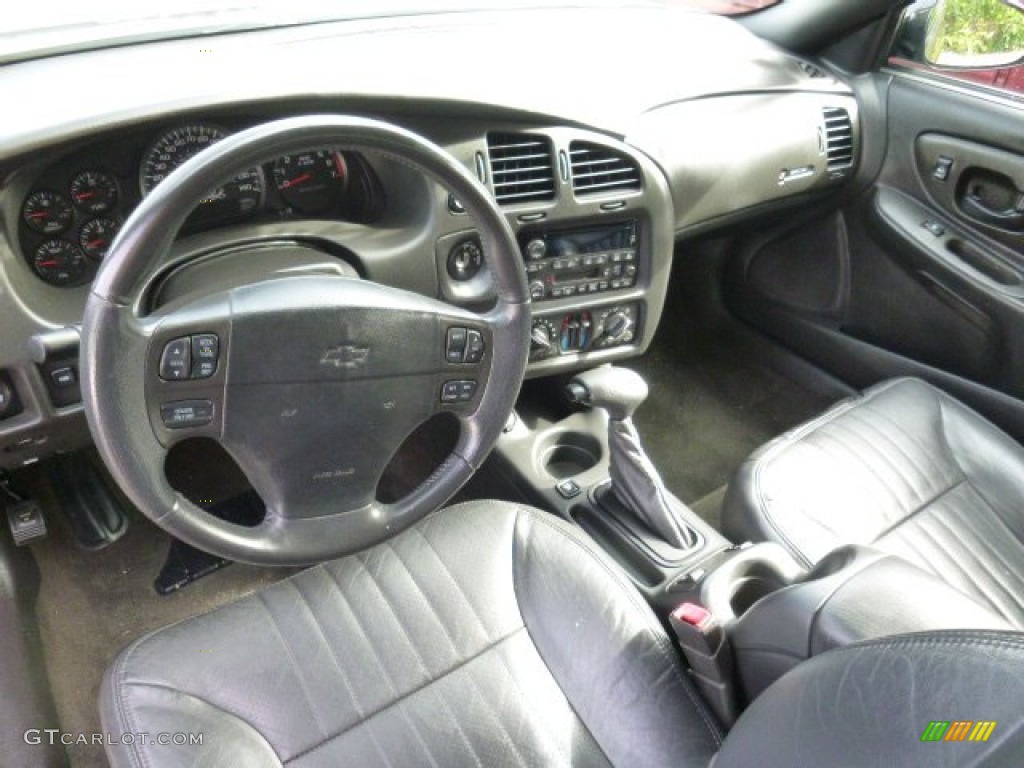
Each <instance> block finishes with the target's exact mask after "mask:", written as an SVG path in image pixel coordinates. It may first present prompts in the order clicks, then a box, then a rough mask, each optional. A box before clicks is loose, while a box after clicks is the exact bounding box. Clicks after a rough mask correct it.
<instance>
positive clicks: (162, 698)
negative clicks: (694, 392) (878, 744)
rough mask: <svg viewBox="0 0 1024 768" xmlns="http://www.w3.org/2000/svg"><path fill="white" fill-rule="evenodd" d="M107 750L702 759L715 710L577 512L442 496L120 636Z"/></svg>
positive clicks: (657, 762) (462, 761)
mask: <svg viewBox="0 0 1024 768" xmlns="http://www.w3.org/2000/svg"><path fill="white" fill-rule="evenodd" d="M101 709H102V717H103V722H104V726H105V728H106V729H107V730H108V731H110V732H112V733H114V734H123V733H129V732H130V733H137V732H140V731H147V732H149V733H151V734H156V733H161V732H164V733H179V732H185V733H189V732H193V733H202V734H204V742H203V746H202V749H201V750H197V749H196V748H194V747H184V746H183V747H176V746H173V745H172V746H140V745H138V744H136V745H133V746H117V747H108V750H109V756H110V759H111V761H112V764H113V765H114V766H115V768H118V767H120V766H147V768H156V767H157V766H160V767H163V766H197V765H203V766H207V765H209V766H214V765H244V766H246V768H263V767H264V766H268V767H269V766H280V765H284V764H288V765H290V766H296V767H297V768H298V767H299V766H301V767H302V768H307V767H308V766H332V768H333V767H336V766H349V765H351V766H370V765H388V766H407V765H433V766H439V767H440V768H450V767H452V766H461V765H466V766H477V767H478V768H479V767H480V766H487V768H490V766H498V765H512V766H542V765H545V766H546V765H561V766H607V765H615V766H631V767H632V766H637V767H639V766H673V768H685V766H705V765H707V764H708V762H709V761H710V759H711V757H712V755H713V754H714V752H715V751H716V750H717V748H718V746H719V744H720V733H719V729H718V726H717V725H716V724H715V723H714V722H713V720H712V718H711V716H710V715H709V714H708V712H707V710H706V709H705V707H704V705H703V703H702V702H701V701H700V700H699V699H698V697H697V695H696V693H695V692H694V690H693V688H692V687H691V685H690V683H689V681H688V679H687V677H686V674H685V672H684V670H683V669H682V667H681V665H680V663H679V661H678V657H677V655H676V653H675V652H674V650H673V648H672V646H671V644H670V642H669V640H668V638H667V636H666V635H665V633H664V630H663V629H662V627H661V626H660V624H659V623H658V621H657V620H656V618H655V617H654V615H653V614H652V613H651V611H650V609H649V608H648V607H647V605H646V604H645V603H644V602H643V600H642V599H641V598H640V596H639V594H638V593H637V592H636V590H635V589H634V588H633V587H632V585H631V584H629V583H628V582H627V580H626V578H625V577H624V575H623V574H622V573H621V571H620V570H619V569H618V568H617V567H616V566H615V565H614V564H612V563H611V562H610V561H609V560H608V559H607V558H606V557H605V556H604V555H603V553H600V552H597V551H595V550H594V549H593V548H592V545H591V544H590V543H589V542H588V541H587V540H586V539H585V538H584V537H583V535H582V534H581V533H579V532H578V530H577V529H574V528H572V527H570V526H568V525H566V524H563V523H561V522H559V521H557V520H556V519H554V518H552V517H551V516H549V515H546V514H544V513H540V512H537V511H535V510H531V509H529V508H525V507H520V506H514V505H508V504H500V503H497V502H488V503H475V504H471V505H463V506H460V507H454V508H451V509H447V510H444V511H442V512H440V513H438V514H436V515H434V516H432V517H430V518H428V519H427V520H425V521H423V522H422V523H421V524H419V525H417V526H415V527H414V528H412V529H410V530H408V531H406V532H405V533H403V534H400V535H399V536H398V537H396V538H394V539H392V540H391V541H390V542H387V543H385V544H382V545H380V546H378V547H375V548H374V549H371V550H368V551H366V552H364V553H361V554H359V555H357V556H352V557H348V558H345V559H342V560H338V561H334V562H330V563H326V564H323V565H320V566H316V567H314V568H311V569H309V570H307V571H304V572H302V573H301V574H299V575H297V576H295V577H293V578H291V579H289V580H287V581H284V582H281V583H279V584H277V585H275V586H273V587H271V588H269V589H266V590H264V591H263V592H260V593H258V594H254V595H252V596H250V597H247V598H245V599H243V600H241V601H240V602H237V603H235V604H233V605H230V606H227V607H225V608H222V609H220V610H218V611H215V612H214V613H211V614H208V615H206V616H201V617H198V618H195V619H191V620H189V621H186V622H183V623H181V624H177V625H175V626H172V627H169V628H167V629H164V630H162V631H160V632H157V633H156V634H154V635H151V636H149V637H146V638H143V639H141V640H139V641H138V642H136V643H134V644H133V645H132V646H130V647H129V648H128V649H126V650H125V651H124V653H122V655H121V656H120V658H119V659H118V661H117V662H116V663H115V664H114V666H113V667H112V668H111V670H110V671H109V673H108V675H107V679H106V681H105V684H104V688H103V692H102V697H101Z"/></svg>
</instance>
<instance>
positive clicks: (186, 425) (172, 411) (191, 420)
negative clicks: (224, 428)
mask: <svg viewBox="0 0 1024 768" xmlns="http://www.w3.org/2000/svg"><path fill="white" fill-rule="evenodd" d="M160 418H161V419H163V422H164V426H165V427H167V428H168V429H192V428H194V427H204V426H206V425H207V424H209V423H210V422H211V421H213V403H212V402H211V401H210V400H178V401H177V402H174V403H164V404H163V405H161V406H160Z"/></svg>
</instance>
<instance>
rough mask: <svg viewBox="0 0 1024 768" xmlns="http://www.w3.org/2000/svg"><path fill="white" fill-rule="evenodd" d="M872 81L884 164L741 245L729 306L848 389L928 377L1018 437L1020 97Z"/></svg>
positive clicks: (1022, 246)
mask: <svg viewBox="0 0 1024 768" xmlns="http://www.w3.org/2000/svg"><path fill="white" fill-rule="evenodd" d="M872 77H873V78H874V79H875V80H874V82H873V83H872V84H871V86H870V87H871V88H872V89H874V88H877V87H879V86H881V87H883V89H884V88H886V87H887V98H886V100H885V102H884V104H885V107H884V112H885V114H884V115H882V116H881V117H882V118H883V119H882V120H875V119H872V118H876V117H879V116H878V115H871V114H865V125H870V124H876V125H877V124H882V125H885V126H886V128H885V132H886V135H885V142H886V143H885V146H886V149H885V153H884V159H883V160H882V161H881V163H880V165H879V167H877V168H874V169H869V168H865V169H863V177H862V178H861V182H862V183H861V187H860V188H859V191H858V192H857V193H856V194H855V195H854V196H852V197H851V198H850V199H848V200H847V201H846V202H845V203H843V204H842V205H841V207H840V208H839V209H838V210H831V211H828V212H819V213H817V214H814V213H808V214H807V215H806V216H805V217H804V218H803V219H802V220H801V221H798V222H789V223H787V224H786V225H784V226H782V227H780V228H779V229H778V230H777V231H775V232H773V233H771V234H769V235H763V234H762V235H761V236H759V237H758V239H757V240H756V241H754V240H747V241H745V242H743V243H740V244H739V245H738V247H737V250H736V252H735V254H734V267H735V269H734V270H733V271H732V272H731V273H730V277H731V279H730V280H729V288H730V292H729V296H730V302H731V306H732V308H733V310H734V311H735V312H736V313H737V314H739V315H741V316H742V317H744V318H746V319H747V320H749V321H751V322H753V323H754V324H756V325H758V326H759V327H761V328H762V329H763V330H765V331H767V332H769V333H770V334H772V335H774V336H776V337H778V338H780V339H782V340H783V341H785V342H786V343H787V344H789V345H790V346H791V347H793V348H795V349H796V350H798V351H800V352H802V353H803V354H804V355H806V356H807V357H809V358H810V359H812V360H814V361H816V362H818V363H819V364H820V365H823V366H824V367H826V368H827V369H829V370H831V371H832V372H833V373H836V374H837V375H839V376H840V377H842V378H845V379H846V380H848V381H849V382H850V383H852V384H854V385H858V386H863V385H867V384H870V383H872V382H873V381H877V380H878V379H881V378H885V377H888V376H894V375H901V374H914V375H922V376H924V377H926V378H929V379H931V380H933V381H935V382H937V383H939V384H941V385H943V386H945V387H946V388H947V389H949V390H951V391H954V392H955V393H956V394H958V395H959V396H961V397H964V398H965V399H967V400H968V401H969V402H972V403H973V404H974V405H975V406H976V407H979V408H980V409H981V410H983V411H985V412H986V413H988V414H989V415H990V416H993V417H994V418H996V419H997V420H998V421H1000V422H1001V423H1003V425H1004V426H1006V427H1007V428H1009V429H1010V430H1011V431H1012V432H1013V433H1014V434H1015V435H1017V436H1018V437H1024V402H1021V400H1024V107H1022V106H1017V105H1016V104H1014V103H1012V102H1010V101H1008V100H1002V99H996V98H993V97H992V96H991V95H990V94H988V93H985V92H982V91H978V92H973V91H971V89H969V88H962V87H959V86H955V85H953V86H950V85H947V84H944V83H941V82H934V81H930V80H926V79H924V78H918V77H915V76H913V75H900V74H895V75H893V74H889V73H879V74H876V75H873V76H872ZM862 85H863V84H862ZM867 109H870V103H869V102H868V100H862V113H863V112H864V111H865V110H867ZM875 138H877V137H875ZM1007 396H1009V397H1007ZM1011 398H1012V399H1011Z"/></svg>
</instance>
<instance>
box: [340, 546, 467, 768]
mask: <svg viewBox="0 0 1024 768" xmlns="http://www.w3.org/2000/svg"><path fill="white" fill-rule="evenodd" d="M354 560H355V562H357V563H359V565H360V566H362V568H363V570H364V571H365V572H366V575H367V576H369V577H370V581H371V583H372V584H373V586H374V588H375V589H376V590H377V593H378V594H379V595H380V596H381V598H382V602H383V603H384V605H385V606H386V607H387V609H388V612H389V613H390V614H391V616H392V617H393V618H394V620H395V624H397V625H398V627H399V629H401V631H402V634H403V637H404V638H405V641H406V643H407V644H408V646H409V648H410V649H411V650H412V653H413V655H414V656H415V657H416V661H417V662H418V663H419V665H420V667H421V668H422V669H423V674H424V676H425V677H426V678H427V679H426V681H425V682H424V684H423V685H420V686H417V688H422V687H424V686H428V685H430V683H431V682H433V681H434V680H435V678H433V677H432V676H431V674H430V668H429V667H428V666H427V663H426V660H425V659H424V658H423V655H422V654H421V653H420V650H419V648H417V647H416V644H415V643H414V642H413V641H412V640H410V639H409V638H410V634H409V630H408V628H407V627H406V626H405V624H403V623H402V619H401V618H400V617H399V615H398V613H397V612H396V611H395V609H394V607H393V606H392V605H391V603H390V602H388V598H387V595H385V594H384V590H383V589H381V586H380V584H378V583H377V579H376V578H375V577H374V576H373V574H372V573H371V572H370V570H369V568H367V567H366V563H365V562H363V560H362V559H361V558H359V557H356V558H354ZM456 658H457V657H456ZM396 693H397V691H396ZM404 698H405V697H402V698H401V699H399V702H401V701H403V700H404ZM439 698H440V701H441V703H442V705H443V706H444V708H445V709H446V710H447V711H448V714H449V717H450V718H451V720H452V722H453V723H455V725H456V727H457V728H458V729H459V732H460V733H462V734H463V741H464V742H465V744H466V746H468V747H469V750H470V752H471V753H472V754H473V759H474V760H475V761H476V762H477V763H478V764H479V765H480V766H481V768H482V765H483V764H482V763H481V762H480V759H479V757H478V756H477V752H476V748H475V747H474V746H473V745H472V743H471V742H470V741H469V737H468V736H467V735H466V734H465V732H464V731H463V730H462V726H461V725H460V724H459V722H458V718H457V717H456V716H455V712H454V711H452V708H451V705H450V704H449V703H448V701H447V700H446V699H445V698H444V696H440V697H439ZM398 710H399V711H400V712H401V713H402V717H403V718H405V720H406V721H408V720H409V717H408V713H406V712H405V710H404V709H403V708H402V707H398ZM364 722H365V721H364Z"/></svg>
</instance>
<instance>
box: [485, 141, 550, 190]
mask: <svg viewBox="0 0 1024 768" xmlns="http://www.w3.org/2000/svg"><path fill="white" fill-rule="evenodd" d="M487 154H488V157H489V158H490V162H491V181H492V183H493V184H494V198H495V200H497V201H498V203H499V204H504V203H532V202H539V201H544V200H553V199H554V197H555V166H554V150H553V149H552V146H551V140H550V139H549V138H547V137H546V136H539V135H537V134H532V133H489V134H487Z"/></svg>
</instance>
